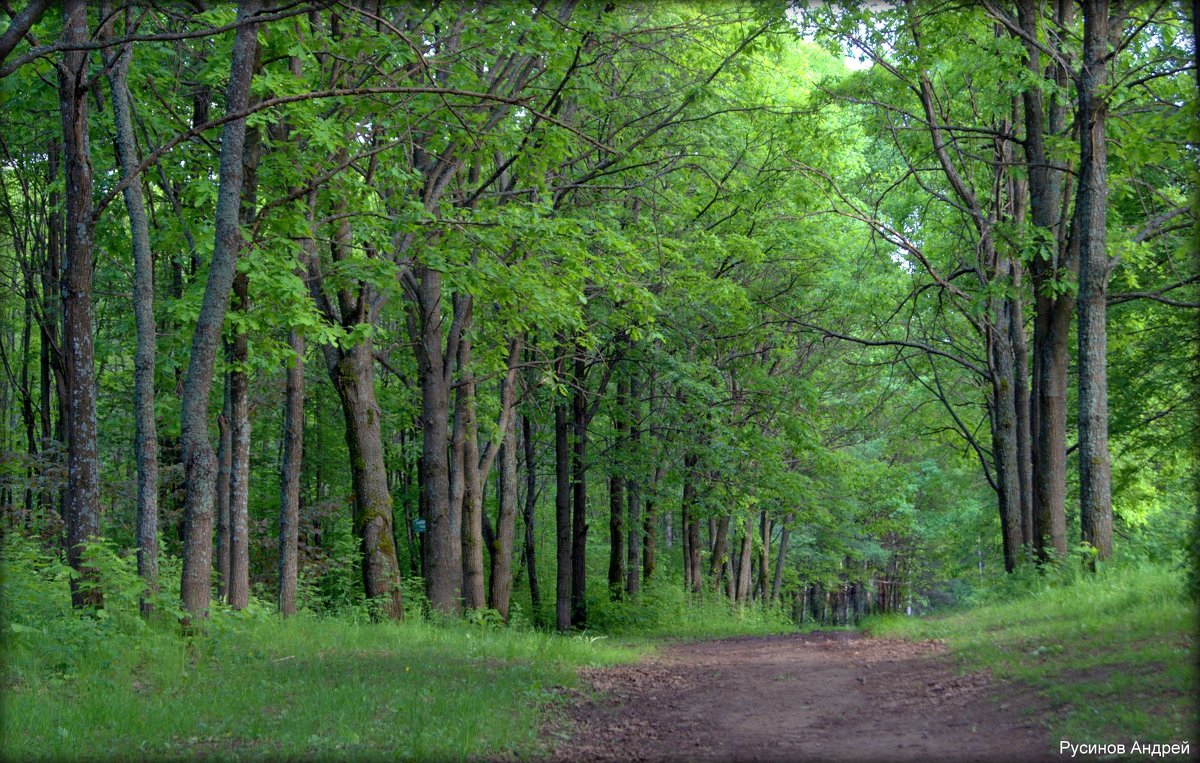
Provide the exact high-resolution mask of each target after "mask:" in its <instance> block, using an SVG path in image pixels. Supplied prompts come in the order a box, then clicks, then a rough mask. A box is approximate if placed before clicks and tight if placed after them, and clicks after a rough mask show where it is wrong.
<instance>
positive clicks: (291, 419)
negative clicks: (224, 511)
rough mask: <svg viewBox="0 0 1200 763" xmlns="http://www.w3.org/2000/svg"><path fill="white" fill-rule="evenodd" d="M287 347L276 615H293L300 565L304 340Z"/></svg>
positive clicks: (294, 335) (297, 337)
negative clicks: (289, 355) (290, 357)
mask: <svg viewBox="0 0 1200 763" xmlns="http://www.w3.org/2000/svg"><path fill="white" fill-rule="evenodd" d="M288 346H290V347H291V348H292V352H293V353H295V356H296V357H295V358H294V359H293V360H292V361H291V362H289V363H288V364H287V367H286V372H285V373H286V377H287V394H286V398H285V402H284V407H283V466H282V468H281V469H280V474H279V599H278V603H279V612H280V614H282V615H283V616H285V617H286V616H288V615H294V614H296V575H297V567H298V563H299V559H298V557H299V549H298V545H299V527H300V473H301V470H302V469H303V466H304V336H303V335H302V334H301V333H300V332H298V331H296V330H295V329H293V330H292V331H290V332H289V333H288Z"/></svg>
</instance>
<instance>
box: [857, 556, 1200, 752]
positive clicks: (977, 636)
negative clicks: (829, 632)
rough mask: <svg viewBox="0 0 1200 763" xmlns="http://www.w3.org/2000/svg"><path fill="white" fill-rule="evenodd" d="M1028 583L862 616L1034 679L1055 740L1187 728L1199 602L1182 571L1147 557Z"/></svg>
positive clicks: (1117, 738) (894, 633) (983, 665)
mask: <svg viewBox="0 0 1200 763" xmlns="http://www.w3.org/2000/svg"><path fill="white" fill-rule="evenodd" d="M1029 588H1030V589H1031V590H1027V591H1025V592H1023V593H1019V594H1015V595H1012V596H1010V597H1009V598H1007V599H1006V600H1004V601H999V602H994V603H986V604H983V605H980V606H976V607H972V608H970V609H967V610H963V611H959V612H955V613H952V614H947V615H938V616H930V617H902V616H892V617H878V618H871V619H870V620H868V621H867V623H866V628H867V629H868V630H869V631H871V632H872V633H873V634H875V635H879V636H884V637H904V638H913V639H925V638H933V639H943V640H945V641H946V643H947V644H948V646H949V647H950V650H951V653H952V654H953V655H955V656H956V657H957V658H958V659H959V660H960V663H961V665H962V667H963V669H964V670H970V671H975V670H982V669H988V670H990V671H991V673H992V674H993V675H994V676H996V677H998V678H1001V679H1005V680H1009V681H1014V682H1016V683H1017V684H1019V685H1024V686H1028V687H1032V688H1033V689H1034V690H1036V692H1037V693H1038V695H1040V697H1041V700H1042V704H1043V705H1044V706H1043V707H1042V708H1039V712H1042V713H1045V715H1044V716H1043V718H1042V720H1043V722H1044V723H1045V724H1046V725H1047V726H1048V727H1049V729H1050V731H1051V736H1052V738H1053V739H1055V740H1059V739H1066V740H1072V741H1075V742H1076V743H1078V742H1081V741H1085V742H1105V743H1107V742H1112V743H1123V744H1125V745H1126V746H1127V747H1128V746H1129V745H1130V744H1131V743H1132V742H1133V741H1134V740H1138V741H1139V742H1141V743H1167V742H1173V741H1184V740H1188V739H1189V738H1191V736H1192V735H1193V734H1194V732H1195V728H1196V718H1197V716H1196V712H1197V708H1196V699H1195V697H1196V678H1197V676H1196V665H1195V646H1196V635H1195V630H1196V610H1195V608H1194V603H1193V602H1192V600H1190V599H1189V598H1188V597H1187V595H1186V593H1185V589H1186V586H1185V581H1184V579H1183V575H1182V574H1180V573H1179V572H1178V571H1176V570H1171V569H1168V568H1166V567H1163V566H1150V565H1145V566H1137V567H1126V568H1117V569H1108V570H1105V571H1104V572H1102V573H1101V574H1099V575H1095V576H1093V575H1081V576H1079V577H1078V578H1076V579H1073V580H1070V581H1067V582H1059V583H1053V582H1038V581H1035V582H1032V583H1031V584H1030V586H1029ZM1047 710H1048V712H1047ZM1191 741H1193V742H1196V741H1200V740H1195V739H1192V740H1191ZM1193 749H1195V748H1194V747H1193Z"/></svg>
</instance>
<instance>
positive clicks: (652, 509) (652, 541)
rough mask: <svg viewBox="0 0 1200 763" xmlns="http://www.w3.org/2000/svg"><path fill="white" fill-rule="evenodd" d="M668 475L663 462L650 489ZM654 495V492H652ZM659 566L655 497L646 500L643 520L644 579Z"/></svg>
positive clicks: (651, 576)
mask: <svg viewBox="0 0 1200 763" xmlns="http://www.w3.org/2000/svg"><path fill="white" fill-rule="evenodd" d="M665 475H666V467H665V466H664V465H662V464H660V465H659V466H658V468H657V469H655V470H654V474H653V476H652V477H651V478H650V490H651V491H654V490H655V488H656V487H657V486H658V483H659V482H661V481H662V478H663V477H664V476H665ZM651 495H652V496H653V492H651ZM657 567H658V503H657V502H656V501H655V500H654V498H653V497H651V498H649V499H647V500H646V516H645V519H643V521H642V581H643V582H645V583H649V582H650V579H651V578H653V577H654V571H655V569H656V568H657Z"/></svg>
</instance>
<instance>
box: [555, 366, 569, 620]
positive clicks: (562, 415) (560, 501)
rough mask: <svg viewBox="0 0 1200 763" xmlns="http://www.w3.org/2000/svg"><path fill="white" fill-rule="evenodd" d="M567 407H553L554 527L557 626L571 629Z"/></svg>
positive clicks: (562, 403)
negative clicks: (556, 555)
mask: <svg viewBox="0 0 1200 763" xmlns="http://www.w3.org/2000/svg"><path fill="white" fill-rule="evenodd" d="M560 372H561V366H560ZM569 427H570V421H569V419H568V415H567V405H566V403H564V402H556V403H555V405H554V476H555V491H554V524H555V535H556V539H557V550H558V557H557V576H556V586H555V625H556V627H557V628H558V630H560V631H565V630H568V629H569V628H570V627H571V448H570V437H569V434H568V428H569Z"/></svg>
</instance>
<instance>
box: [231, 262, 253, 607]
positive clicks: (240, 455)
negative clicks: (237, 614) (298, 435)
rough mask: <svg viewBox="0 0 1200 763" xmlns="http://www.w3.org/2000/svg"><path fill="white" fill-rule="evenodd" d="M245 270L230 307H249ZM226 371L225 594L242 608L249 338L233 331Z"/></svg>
mask: <svg viewBox="0 0 1200 763" xmlns="http://www.w3.org/2000/svg"><path fill="white" fill-rule="evenodd" d="M248 287H249V283H248V280H247V278H246V274H245V273H238V274H237V276H236V277H235V278H234V279H233V309H234V310H235V311H237V312H245V311H246V310H247V308H248V307H249V297H248V296H247V294H248ZM230 346H231V352H230V360H231V361H232V364H233V365H232V367H231V368H230V370H229V452H230V469H229V580H228V582H227V583H226V587H225V596H226V599H227V601H228V602H229V606H230V607H232V608H233V609H244V608H245V607H246V604H247V603H248V602H249V599H250V546H249V542H248V541H249V538H248V533H249V525H250V522H249V506H250V380H249V377H248V376H247V374H246V370H245V369H246V362H247V361H248V360H249V337H247V336H246V333H245V332H244V331H238V332H237V333H235V334H234V337H233V341H232V342H231V343H230Z"/></svg>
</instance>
